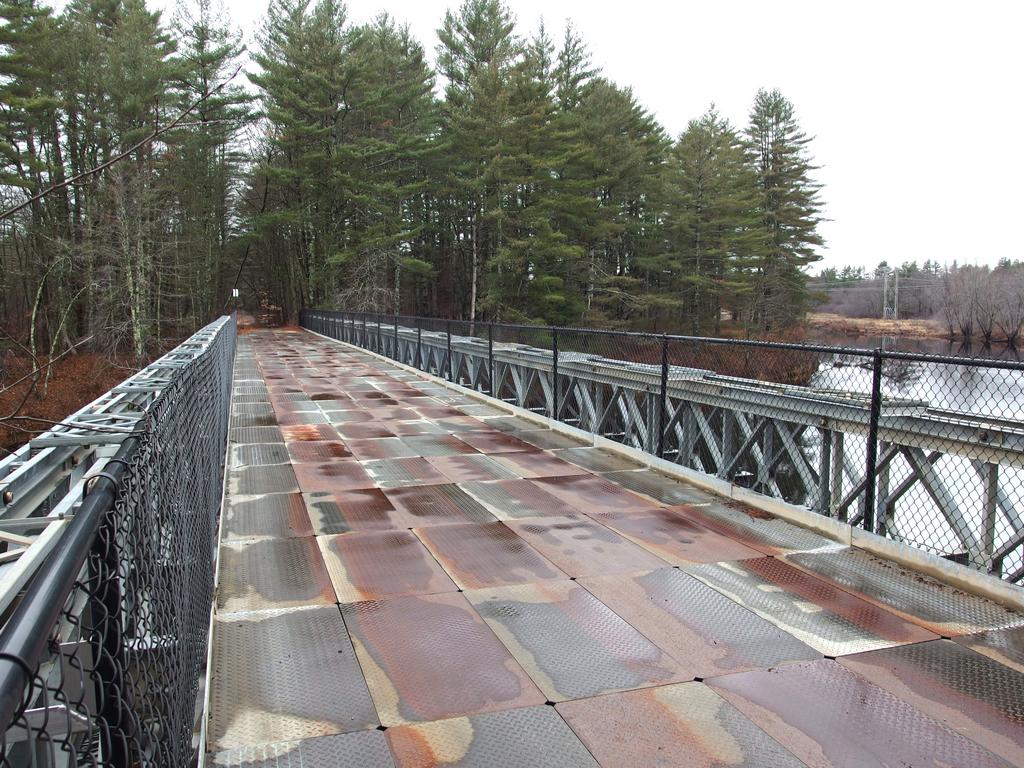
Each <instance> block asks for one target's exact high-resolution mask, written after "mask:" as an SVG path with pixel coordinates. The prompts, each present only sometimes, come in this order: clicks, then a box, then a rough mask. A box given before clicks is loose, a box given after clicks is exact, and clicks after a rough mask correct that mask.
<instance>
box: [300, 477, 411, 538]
mask: <svg viewBox="0 0 1024 768" xmlns="http://www.w3.org/2000/svg"><path fill="white" fill-rule="evenodd" d="M302 496H303V499H304V500H305V502H306V508H307V509H308V510H309V518H310V520H311V521H312V523H313V530H314V532H315V533H316V535H317V536H323V535H329V534H336V533H348V532H349V531H393V530H398V529H404V528H408V527H409V526H408V525H406V524H405V518H404V516H403V515H402V514H401V513H399V512H398V511H396V510H395V508H394V505H392V503H391V502H390V501H389V500H388V497H387V496H385V495H384V492H383V491H381V490H380V489H379V488H360V489H357V490H353V491H338V492H337V493H304V494H302Z"/></svg>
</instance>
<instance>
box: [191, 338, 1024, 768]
mask: <svg viewBox="0 0 1024 768" xmlns="http://www.w3.org/2000/svg"><path fill="white" fill-rule="evenodd" d="M232 424H233V427H232V430H231V464H230V471H229V477H228V496H227V498H226V500H225V507H224V514H223V523H222V525H223V541H222V545H221V558H220V581H219V588H218V594H217V605H216V610H217V615H216V620H215V625H214V641H213V651H212V654H213V668H212V678H211V681H210V685H211V694H210V696H211V706H210V715H209V721H208V739H207V744H208V747H209V749H210V755H209V758H208V764H212V765H217V766H243V765H244V766H248V767H249V768H256V767H257V766H259V767H260V768H262V767H263V766H268V767H269V766H275V767H276V766H303V768H312V767H319V766H325V767H326V766H331V767H332V768H334V767H336V766H352V767H354V768H376V766H388V767H391V766H403V767H404V766H435V765H439V766H481V767H483V768H504V767H509V768H511V767H513V766H514V767H516V768H521V767H526V766H567V767H570V768H571V767H574V766H596V765H601V766H644V767H647V766H695V767H696V766H702V767H703V766H773V767H775V766H781V767H784V766H800V765H808V766H874V765H879V766H882V765H884V766H915V768H920V767H921V766H972V767H976V766H996V765H1008V764H1010V765H1013V764H1016V765H1022V764H1024V616H1022V615H1020V614H1015V613H1012V612H1010V611H1008V610H1006V609H1004V608H1001V607H999V606H997V605H995V604H994V603H990V602H987V601H985V600H983V599H981V598H978V597H973V596H969V595H967V594H964V593H962V592H958V591H956V590H954V589H952V588H950V587H948V586H946V585H943V584H939V583H937V582H934V581H931V580H930V579H928V578H926V577H923V576H920V575H918V574H914V573H909V572H906V571H904V570H902V569H900V568H899V567H897V566H895V565H893V564H891V563H888V562H886V561H882V560H878V559H874V558H872V557H871V556H868V555H866V554H864V553H863V552H859V551H856V550H852V549H848V548H843V547H841V546H839V545H838V544H836V543H834V542H832V541H830V540H828V539H825V538H823V537H821V536H819V535H817V534H815V533H812V532H809V531H807V530H804V529H801V528H798V527H795V526H792V525H790V524H788V523H785V522H783V521H781V520H777V519H774V518H772V517H770V516H768V515H766V514H764V513H759V512H755V511H753V510H749V509H744V508H740V507H737V506H733V505H730V503H728V502H727V501H726V500H723V499H719V498H717V497H713V496H710V495H708V494H706V493H703V492H701V491H699V490H697V489H695V488H693V487H690V486H688V485H684V484H682V483H679V482H676V481H673V480H671V479H669V478H666V477H664V476H662V475H659V474H656V473H654V472H651V471H650V470H647V469H642V468H639V467H638V466H636V465H633V464H631V463H629V462H628V461H626V460H624V459H622V458H620V457H617V456H615V455H613V454H610V453H607V452H604V451H601V450H599V449H596V448H593V447H585V446H581V445H580V444H578V443H575V442H573V441H572V440H570V439H569V438H567V437H565V436H564V435H561V434H558V433H554V432H552V431H549V430H546V429H543V428H542V427H540V426H538V425H537V424H536V423H534V422H531V421H527V420H524V419H521V418H519V417H515V416H510V415H508V414H507V413H505V412H504V411H501V410H499V409H497V408H494V407H492V406H490V405H485V404H481V403H480V402H479V401H477V400H474V399H471V398H469V397H467V396H465V395H464V394H461V393H459V392H457V391H455V390H453V389H450V388H447V387H445V386H443V385H440V384H437V383H434V382H431V381H428V380H426V379H425V378H424V377H422V376H420V375H417V374H414V373H408V372H405V371H403V370H401V369H399V368H398V367H397V366H394V365H391V364H389V363H386V362H382V361H380V360H379V359H378V358H376V357H374V356H372V355H369V354H367V353H364V352H361V351H359V350H355V349H352V348H350V347H346V346H344V345H339V344H335V343H333V342H329V341H326V340H323V339H320V338H319V337H316V336H314V335H312V334H309V333H306V332H300V331H259V332H254V333H251V334H246V335H242V336H241V337H240V339H239V347H238V356H237V360H236V369H235V382H234V398H233V422H232ZM1014 627H1017V628H1014Z"/></svg>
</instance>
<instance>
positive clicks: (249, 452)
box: [231, 443, 291, 469]
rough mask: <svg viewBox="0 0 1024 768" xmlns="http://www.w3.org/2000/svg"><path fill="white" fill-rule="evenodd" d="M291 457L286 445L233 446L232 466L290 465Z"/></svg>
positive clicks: (257, 444)
mask: <svg viewBox="0 0 1024 768" xmlns="http://www.w3.org/2000/svg"><path fill="white" fill-rule="evenodd" d="M290 461H291V457H289V456H288V449H287V448H286V447H285V444H284V443H254V444H252V445H232V446H231V466H232V467H233V468H236V469H237V468H240V467H264V466H267V465H268V464H288V463H289V462H290Z"/></svg>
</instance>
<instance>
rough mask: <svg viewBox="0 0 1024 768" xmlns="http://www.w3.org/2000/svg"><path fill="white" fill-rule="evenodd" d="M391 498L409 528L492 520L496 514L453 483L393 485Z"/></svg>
mask: <svg viewBox="0 0 1024 768" xmlns="http://www.w3.org/2000/svg"><path fill="white" fill-rule="evenodd" d="M386 493H387V496H388V498H389V499H390V500H391V503H392V504H394V505H395V508H396V509H397V510H399V512H400V513H401V514H402V518H401V519H402V522H403V523H404V524H405V527H407V528H419V527H420V526H424V525H436V524H440V523H490V522H494V517H493V516H492V515H491V514H490V513H489V512H488V511H487V510H486V509H485V508H484V506H483V505H482V504H480V503H479V502H478V501H477V500H476V499H474V498H473V497H472V496H470V495H469V494H467V493H466V492H465V491H463V490H462V489H461V488H459V487H458V486H457V485H453V484H451V483H445V484H439V485H423V486H420V487H419V488H416V487H410V488H392V489H389V490H388V491H387V492H386Z"/></svg>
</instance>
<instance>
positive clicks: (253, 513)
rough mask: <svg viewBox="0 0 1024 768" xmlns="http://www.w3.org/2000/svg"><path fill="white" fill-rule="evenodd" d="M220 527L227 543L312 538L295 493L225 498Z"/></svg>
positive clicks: (303, 511)
mask: <svg viewBox="0 0 1024 768" xmlns="http://www.w3.org/2000/svg"><path fill="white" fill-rule="evenodd" d="M223 527H224V538H225V539H229V540H230V539H249V538H257V537H264V536H266V537H270V538H282V539H287V538H296V537H302V536H312V535H313V527H312V526H311V525H310V522H309V516H308V515H307V514H306V506H305V504H303V502H302V496H300V495H299V494H297V493H275V494H270V495H267V496H255V497H241V498H237V497H232V496H228V497H226V498H225V500H224V514H223Z"/></svg>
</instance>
